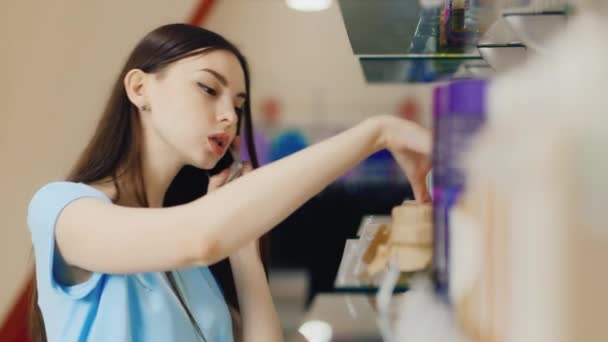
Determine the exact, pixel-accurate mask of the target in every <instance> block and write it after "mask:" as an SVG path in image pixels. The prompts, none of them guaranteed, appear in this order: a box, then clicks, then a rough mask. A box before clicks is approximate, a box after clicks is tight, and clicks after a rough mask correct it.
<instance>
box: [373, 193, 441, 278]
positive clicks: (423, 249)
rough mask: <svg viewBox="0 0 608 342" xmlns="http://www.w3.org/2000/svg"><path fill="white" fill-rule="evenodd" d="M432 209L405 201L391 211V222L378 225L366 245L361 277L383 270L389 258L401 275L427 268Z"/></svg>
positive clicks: (429, 252) (430, 240) (430, 244)
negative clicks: (397, 267) (396, 265)
mask: <svg viewBox="0 0 608 342" xmlns="http://www.w3.org/2000/svg"><path fill="white" fill-rule="evenodd" d="M431 212H432V206H431V205H430V204H428V203H416V202H414V201H405V202H404V203H403V204H402V205H400V206H397V207H394V208H393V210H392V222H391V223H390V224H383V225H381V226H380V227H379V228H378V230H377V232H376V234H375V236H374V238H373V240H372V241H371V242H370V244H369V246H368V248H367V250H366V252H365V254H364V255H363V261H364V262H365V263H366V264H367V268H366V270H365V271H364V272H363V274H362V275H361V276H364V277H369V276H374V275H376V274H378V273H380V272H382V271H384V270H386V268H387V266H388V263H389V261H390V260H391V258H395V259H396V260H397V264H398V266H399V270H400V271H401V272H407V273H410V272H416V271H421V270H424V269H427V268H428V267H429V265H430V263H431V259H432V214H431Z"/></svg>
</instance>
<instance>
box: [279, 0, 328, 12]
mask: <svg viewBox="0 0 608 342" xmlns="http://www.w3.org/2000/svg"><path fill="white" fill-rule="evenodd" d="M285 2H287V6H289V8H291V9H294V10H296V11H302V12H316V11H323V10H326V9H328V8H329V7H330V6H331V2H332V0H285Z"/></svg>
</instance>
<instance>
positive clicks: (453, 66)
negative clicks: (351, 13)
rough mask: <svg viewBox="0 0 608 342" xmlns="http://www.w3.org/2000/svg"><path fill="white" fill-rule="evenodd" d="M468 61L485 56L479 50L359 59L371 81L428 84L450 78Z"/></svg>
mask: <svg viewBox="0 0 608 342" xmlns="http://www.w3.org/2000/svg"><path fill="white" fill-rule="evenodd" d="M467 61H483V58H482V57H481V56H480V55H479V54H476V53H471V54H431V55H403V56H375V57H361V58H359V62H360V63H361V68H362V70H363V74H364V75H365V79H366V80H367V82H369V83H427V82H435V81H439V80H443V79H449V78H451V76H452V75H453V74H454V73H456V71H457V70H458V68H459V67H460V65H461V64H462V63H463V62H467Z"/></svg>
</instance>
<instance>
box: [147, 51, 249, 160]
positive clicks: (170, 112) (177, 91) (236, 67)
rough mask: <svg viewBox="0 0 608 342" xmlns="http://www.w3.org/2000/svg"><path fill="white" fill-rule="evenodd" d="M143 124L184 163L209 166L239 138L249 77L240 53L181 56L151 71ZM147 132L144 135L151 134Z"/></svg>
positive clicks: (217, 52)
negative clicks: (161, 69)
mask: <svg viewBox="0 0 608 342" xmlns="http://www.w3.org/2000/svg"><path fill="white" fill-rule="evenodd" d="M146 95H147V98H148V101H147V102H148V104H149V106H150V110H149V111H145V112H142V113H141V115H142V123H143V126H144V129H146V130H148V131H151V132H152V133H153V134H154V135H155V137H154V139H158V138H160V144H162V145H159V144H158V142H155V143H154V145H156V146H162V147H163V148H167V149H168V153H176V155H177V156H178V157H179V158H180V162H181V163H183V164H190V165H193V166H195V167H198V168H201V169H211V168H213V167H214V166H215V164H217V162H218V161H219V160H220V158H221V157H222V156H223V155H224V154H226V152H227V151H228V148H229V147H230V145H231V143H232V141H233V140H234V139H235V136H236V132H237V127H238V123H239V119H240V115H241V114H240V113H241V112H242V109H243V106H244V103H245V76H244V73H243V69H242V67H241V64H240V63H239V61H238V59H237V58H236V56H234V55H233V54H232V53H231V52H229V51H226V50H215V51H211V52H207V53H202V54H200V55H196V56H192V57H188V58H184V59H181V60H179V61H176V62H174V63H172V64H171V65H169V66H167V67H166V68H165V69H164V70H163V71H162V72H159V73H156V74H152V75H148V80H147V81H146ZM149 133H150V132H147V133H146V134H149Z"/></svg>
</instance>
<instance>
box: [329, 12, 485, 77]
mask: <svg viewBox="0 0 608 342" xmlns="http://www.w3.org/2000/svg"><path fill="white" fill-rule="evenodd" d="M339 4H340V8H341V11H342V16H343V19H344V24H345V27H346V31H347V32H348V37H349V41H350V43H351V47H352V49H353V52H354V54H355V55H358V57H359V62H360V64H361V69H362V71H363V74H364V77H365V79H366V81H367V82H368V83H427V82H435V81H440V80H444V79H449V78H450V77H451V76H453V75H454V74H455V73H456V72H457V71H458V70H459V67H460V66H461V65H462V64H463V62H467V61H470V60H481V59H482V57H481V56H480V55H479V52H478V51H477V48H476V46H477V43H478V41H479V37H480V35H481V34H482V32H483V29H484V27H483V25H480V23H481V22H483V21H484V20H483V19H484V18H485V17H487V16H488V15H489V14H488V13H490V12H491V11H488V10H487V8H485V7H484V8H482V7H480V6H479V4H478V1H475V0H474V1H471V2H470V3H469V6H468V7H467V8H466V9H464V8H463V9H460V10H458V9H455V10H454V11H449V10H446V9H445V8H431V9H423V8H420V6H419V5H418V0H407V1H388V0H377V1H364V0H360V1H355V0H343V1H339ZM486 21H487V20H486Z"/></svg>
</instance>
